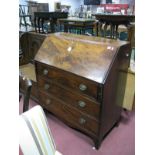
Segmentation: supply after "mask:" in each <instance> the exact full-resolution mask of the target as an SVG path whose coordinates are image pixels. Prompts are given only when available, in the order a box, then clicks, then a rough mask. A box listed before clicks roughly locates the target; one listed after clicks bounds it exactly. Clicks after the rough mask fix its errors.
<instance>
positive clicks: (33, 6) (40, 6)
mask: <svg viewBox="0 0 155 155" xmlns="http://www.w3.org/2000/svg"><path fill="white" fill-rule="evenodd" d="M27 4H28V6H29V14H30V15H31V19H32V24H33V26H34V12H49V4H48V3H38V2H36V1H27Z"/></svg>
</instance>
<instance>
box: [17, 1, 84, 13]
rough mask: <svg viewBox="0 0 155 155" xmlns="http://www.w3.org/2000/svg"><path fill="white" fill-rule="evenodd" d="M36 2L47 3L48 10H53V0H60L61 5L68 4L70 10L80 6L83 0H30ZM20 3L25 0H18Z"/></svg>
mask: <svg viewBox="0 0 155 155" xmlns="http://www.w3.org/2000/svg"><path fill="white" fill-rule="evenodd" d="M31 1H37V2H38V3H49V11H54V2H55V1H60V2H61V4H62V5H70V6H71V10H72V12H73V11H74V10H75V9H76V8H79V7H80V4H81V3H82V1H83V0H31ZM19 3H20V4H26V0H19Z"/></svg>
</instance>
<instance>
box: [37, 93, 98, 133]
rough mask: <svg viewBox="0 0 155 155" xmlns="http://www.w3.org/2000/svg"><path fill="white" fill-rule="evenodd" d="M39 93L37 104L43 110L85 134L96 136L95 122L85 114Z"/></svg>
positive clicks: (96, 125)
mask: <svg viewBox="0 0 155 155" xmlns="http://www.w3.org/2000/svg"><path fill="white" fill-rule="evenodd" d="M39 92H40V93H39V102H40V104H41V105H42V106H43V107H44V108H46V109H47V110H49V111H50V112H52V113H53V114H55V115H56V116H57V117H58V118H60V119H61V120H63V121H64V122H65V123H67V124H68V125H70V126H71V127H73V128H77V129H79V130H82V131H84V132H86V133H90V134H94V135H96V134H97V132H98V122H97V121H95V120H94V119H91V118H89V117H88V116H86V115H85V114H83V113H81V112H79V111H77V110H75V109H73V108H72V107H70V106H67V105H66V104H64V103H63V102H61V101H60V100H59V99H56V98H55V97H53V96H52V95H50V96H49V95H47V94H45V93H43V92H41V91H39Z"/></svg>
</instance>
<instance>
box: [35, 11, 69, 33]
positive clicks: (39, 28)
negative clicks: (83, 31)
mask: <svg viewBox="0 0 155 155" xmlns="http://www.w3.org/2000/svg"><path fill="white" fill-rule="evenodd" d="M67 17H68V13H66V12H34V26H35V31H36V32H39V33H45V31H44V22H45V20H46V21H47V20H48V21H49V22H50V32H51V33H54V32H56V28H55V27H56V26H57V19H58V18H67ZM46 33H48V32H46Z"/></svg>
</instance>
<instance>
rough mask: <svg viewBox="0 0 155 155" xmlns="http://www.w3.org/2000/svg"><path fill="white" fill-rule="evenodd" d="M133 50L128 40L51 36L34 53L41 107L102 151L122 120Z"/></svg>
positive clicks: (58, 34)
mask: <svg viewBox="0 0 155 155" xmlns="http://www.w3.org/2000/svg"><path fill="white" fill-rule="evenodd" d="M130 51H131V45H130V43H129V42H125V41H117V40H112V39H105V38H99V37H89V36H84V35H75V34H66V33H56V34H51V35H48V36H47V37H46V39H45V40H44V42H43V44H42V46H41V47H40V49H39V51H38V52H37V55H36V56H35V67H36V76H37V86H38V100H39V103H40V105H42V106H43V107H44V108H45V109H47V110H48V111H50V112H51V113H53V114H54V115H55V116H57V117H58V118H60V119H61V120H62V121H63V122H64V123H66V124H68V125H69V126H70V127H72V128H75V129H77V130H79V131H81V132H83V133H85V134H87V135H88V136H90V137H91V138H92V139H93V141H94V143H95V147H96V149H98V148H99V146H100V144H101V142H102V140H103V138H104V137H105V136H106V135H107V133H108V132H109V131H110V130H111V129H112V128H113V127H114V126H115V125H116V124H117V123H118V121H119V119H120V115H121V109H122V103H123V97H124V90H125V84H126V76H123V78H122V76H121V75H122V73H124V72H125V71H127V70H128V67H129V62H130V54H131V53H130Z"/></svg>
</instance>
